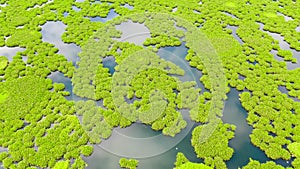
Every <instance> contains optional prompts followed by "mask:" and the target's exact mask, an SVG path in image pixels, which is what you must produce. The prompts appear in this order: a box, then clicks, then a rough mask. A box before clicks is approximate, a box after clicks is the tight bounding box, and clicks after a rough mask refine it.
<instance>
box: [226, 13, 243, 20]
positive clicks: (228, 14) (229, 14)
mask: <svg viewBox="0 0 300 169" xmlns="http://www.w3.org/2000/svg"><path fill="white" fill-rule="evenodd" d="M223 13H224V14H225V15H227V16H230V17H231V18H234V19H239V18H238V17H236V16H235V15H233V14H231V13H229V12H223Z"/></svg>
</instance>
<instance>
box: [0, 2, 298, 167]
mask: <svg viewBox="0 0 300 169" xmlns="http://www.w3.org/2000/svg"><path fill="white" fill-rule="evenodd" d="M0 4H1V5H0V24H1V28H0V48H2V47H3V48H16V47H17V48H22V49H24V50H20V51H18V52H16V54H15V55H14V56H13V57H12V59H10V58H9V56H6V55H5V54H4V56H0V136H1V137H0V147H1V148H4V151H0V162H1V164H2V166H3V167H4V168H13V169H14V168H20V169H22V168H59V169H63V168H74V169H75V168H86V167H88V164H87V163H86V162H85V161H84V158H89V157H90V156H91V155H92V154H93V151H94V148H95V145H97V144H101V141H102V140H109V137H110V136H111V135H112V131H113V130H114V128H117V127H120V128H125V127H129V126H130V125H131V124H133V123H142V124H145V125H149V126H151V128H152V129H153V130H155V131H160V132H162V134H163V135H165V137H176V136H177V135H179V134H180V133H181V132H182V131H183V130H184V128H185V127H186V126H187V121H186V120H185V119H184V118H183V115H182V113H181V112H180V110H183V109H188V110H189V116H190V118H191V119H192V120H193V121H194V122H196V123H197V127H195V128H194V129H193V131H192V137H191V142H190V143H191V145H192V146H193V148H194V152H195V153H196V156H197V158H200V159H202V160H203V163H195V162H190V161H189V160H188V159H187V158H186V157H185V155H184V154H183V153H180V152H179V153H178V154H177V158H176V157H174V161H175V158H176V162H175V164H174V168H175V169H185V168H199V169H200V168H201V169H202V168H203V169H209V168H217V169H225V168H228V166H227V164H226V162H227V161H229V160H230V159H231V157H232V156H233V154H234V151H235V150H234V149H233V148H231V147H230V146H229V141H230V140H231V139H233V138H234V135H235V134H234V133H235V129H236V127H239V126H234V125H232V124H227V123H224V122H223V121H222V120H221V117H222V111H223V106H224V101H225V100H226V99H227V95H226V94H227V93H228V92H229V91H230V88H236V89H237V90H238V91H239V99H240V102H241V105H242V106H243V108H244V109H245V110H246V111H247V118H246V120H247V122H248V124H249V125H250V126H251V127H252V128H253V130H252V133H251V134H250V136H249V137H250V140H251V143H252V144H253V145H255V146H256V147H258V148H259V149H261V150H262V151H263V152H264V153H265V154H266V156H267V157H268V158H269V160H270V161H267V162H264V163H262V162H260V161H258V160H254V159H249V163H248V164H247V165H245V166H240V167H241V168H245V169H248V168H249V169H250V168H278V169H281V168H299V167H300V102H299V101H297V99H300V80H299V77H300V69H299V68H295V69H288V68H287V63H289V64H294V65H297V64H299V62H300V61H299V60H297V59H296V57H295V55H294V54H295V52H292V51H297V52H299V51H300V45H299V41H300V33H299V31H297V28H299V25H300V13H299V12H298V11H299V10H298V9H300V3H299V2H298V1H293V0H277V1H270V0H259V1H258V0H242V1H237V0H233V1H232V0H231V1H220V0H211V1H208V0H189V1H169V0H165V1H161V0H153V1H151V3H149V2H147V1H142V0H134V1H131V0H101V1H95V0H85V1H74V0H64V1H57V0H54V1H47V0H33V1H14V0H0ZM174 9H176V10H174ZM112 13H113V14H112ZM66 14H67V15H66ZM110 14H111V15H110ZM108 15H110V16H109V17H107V16H108ZM93 18H99V19H93ZM104 18H105V19H104ZM286 18H288V19H286ZM58 21H59V22H61V23H63V24H65V25H66V28H65V31H64V32H63V33H62V35H61V39H62V41H63V42H64V43H68V44H73V45H78V46H80V48H81V50H82V51H81V52H80V53H79V58H80V60H79V61H78V62H77V63H76V66H75V64H74V63H73V62H72V61H70V60H69V58H68V57H67V56H65V54H64V53H61V52H60V51H59V49H58V48H57V46H55V45H54V44H51V42H50V41H48V42H47V41H45V40H43V37H42V26H43V25H45V24H46V23H49V22H58ZM128 21H132V22H133V23H136V24H144V25H145V26H146V27H147V28H148V29H149V32H150V37H148V38H147V39H146V40H145V41H144V42H143V44H142V45H138V44H135V43H130V42H125V41H122V40H117V38H121V36H122V32H121V31H119V30H117V29H116V26H117V25H120V24H122V23H124V22H128ZM260 25H263V27H260ZM231 27H235V28H236V29H235V30H234V33H233V31H232V29H230V28H231ZM270 33H273V34H276V35H278V36H280V37H282V38H283V40H284V41H285V42H286V43H288V44H289V47H290V49H284V48H282V46H280V43H279V41H278V40H276V39H274V38H273V37H272V36H271V34H270ZM234 36H235V37H238V39H239V40H240V41H241V42H242V43H240V42H239V41H238V40H236V39H235V38H234ZM183 44H184V45H185V47H186V48H187V49H188V51H187V55H186V56H185V59H186V60H187V61H188V62H189V65H190V66H191V67H194V68H196V69H197V70H198V71H200V72H201V73H202V76H201V78H200V79H197V82H201V83H202V84H203V86H204V87H205V91H203V90H201V89H200V88H198V87H197V85H196V84H197V82H195V81H188V82H181V81H180V79H179V77H180V76H183V75H184V74H185V71H184V70H183V69H181V68H180V67H179V66H177V65H175V64H173V63H172V62H170V61H166V60H164V59H161V58H160V57H159V56H158V55H157V52H158V50H159V49H161V48H164V47H171V46H180V45H183ZM271 51H276V54H277V56H278V57H280V58H282V60H281V61H280V60H277V59H276V58H275V57H274V55H273V54H272V52H271ZM74 57H75V56H74ZM108 57H113V58H114V59H115V62H116V64H117V66H116V67H115V69H114V70H115V71H114V72H111V71H109V69H108V68H106V67H105V66H104V64H103V60H104V59H105V58H108ZM24 58H26V59H24ZM53 72H60V73H62V74H63V75H64V76H65V77H68V78H71V79H72V85H73V93H74V94H76V95H77V96H79V97H81V98H82V99H81V100H80V101H74V100H69V99H66V97H67V96H69V95H70V92H68V91H66V90H65V88H66V86H65V84H63V83H54V82H53V81H52V80H51V79H50V78H49V77H48V76H49V75H50V74H51V73H53ZM280 86H281V87H285V88H286V89H287V92H286V93H284V92H281V91H280V90H279V87H280ZM99 101H101V102H103V105H101V106H98V102H99ZM205 131H207V132H205ZM203 133H204V134H203ZM205 133H206V134H207V135H206V134H205ZM145 146H146V145H145ZM141 151H142V150H141ZM278 160H284V161H287V162H291V164H288V165H286V166H283V165H280V164H279V163H278ZM99 165H101V162H99ZM119 165H120V166H121V167H123V168H136V167H137V168H139V166H141V167H142V164H141V163H139V162H138V161H137V160H135V159H125V158H121V159H120V161H119ZM138 165H139V166H138Z"/></svg>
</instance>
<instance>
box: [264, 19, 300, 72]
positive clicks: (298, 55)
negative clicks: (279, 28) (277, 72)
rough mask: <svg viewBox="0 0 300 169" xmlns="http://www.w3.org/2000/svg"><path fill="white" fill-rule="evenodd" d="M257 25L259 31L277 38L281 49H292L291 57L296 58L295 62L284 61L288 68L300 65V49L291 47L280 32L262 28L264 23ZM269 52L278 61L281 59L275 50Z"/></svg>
mask: <svg viewBox="0 0 300 169" xmlns="http://www.w3.org/2000/svg"><path fill="white" fill-rule="evenodd" d="M259 26H260V30H261V31H263V32H266V33H268V34H269V35H270V36H272V37H273V38H274V39H275V40H278V42H279V46H280V48H281V49H284V50H290V51H292V53H293V57H294V58H296V59H297V63H292V62H286V65H287V68H288V69H289V70H292V69H296V68H299V67H300V51H297V50H295V49H291V48H290V45H289V44H288V43H287V42H286V41H285V40H284V37H282V36H281V35H280V34H278V33H272V32H269V31H265V30H263V27H264V24H262V23H259ZM271 53H272V54H273V55H274V57H275V59H277V60H278V61H282V59H281V58H280V57H278V56H277V52H275V51H274V50H273V52H272V51H271Z"/></svg>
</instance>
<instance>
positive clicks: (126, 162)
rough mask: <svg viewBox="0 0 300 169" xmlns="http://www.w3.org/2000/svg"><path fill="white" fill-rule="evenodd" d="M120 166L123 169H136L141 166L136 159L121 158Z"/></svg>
mask: <svg viewBox="0 0 300 169" xmlns="http://www.w3.org/2000/svg"><path fill="white" fill-rule="evenodd" d="M119 164H120V166H121V167H122V168H126V169H136V167H137V166H138V164H139V161H138V160H135V159H126V158H121V159H120V161H119Z"/></svg>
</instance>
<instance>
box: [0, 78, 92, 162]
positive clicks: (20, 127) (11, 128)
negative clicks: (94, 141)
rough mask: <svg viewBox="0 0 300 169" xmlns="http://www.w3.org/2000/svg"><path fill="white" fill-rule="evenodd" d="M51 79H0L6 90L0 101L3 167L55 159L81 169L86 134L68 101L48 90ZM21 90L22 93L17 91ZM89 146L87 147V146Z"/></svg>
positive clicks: (54, 160)
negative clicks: (63, 160) (6, 92)
mask: <svg viewBox="0 0 300 169" xmlns="http://www.w3.org/2000/svg"><path fill="white" fill-rule="evenodd" d="M52 87H53V85H52V82H51V80H49V79H48V80H45V79H43V78H39V77H35V76H26V77H23V78H18V79H15V80H11V81H7V82H2V83H1V85H0V90H1V91H10V92H9V95H8V96H7V98H6V99H5V101H4V102H2V103H1V106H0V111H1V116H0V120H1V124H0V125H1V129H0V133H1V138H0V145H1V147H6V148H8V152H3V153H1V161H2V162H3V166H4V167H5V168H27V167H29V166H39V167H54V166H55V163H56V161H57V160H60V159H62V158H63V159H66V160H71V159H75V161H76V162H75V163H73V164H72V165H68V166H67V168H84V167H85V166H86V164H85V162H84V161H83V160H82V158H81V154H84V155H90V154H91V152H88V153H86V150H85V149H86V148H88V147H86V148H85V147H82V146H87V145H86V144H87V142H88V139H89V138H88V136H87V134H85V131H84V130H83V128H82V127H81V125H80V123H79V120H78V119H77V117H76V116H74V115H73V114H74V110H75V109H74V107H73V103H72V102H68V101H66V99H65V98H64V96H63V95H62V94H60V93H56V92H50V91H49V89H51V88H52ZM20 91H22V92H20ZM89 147H90V146H89Z"/></svg>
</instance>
